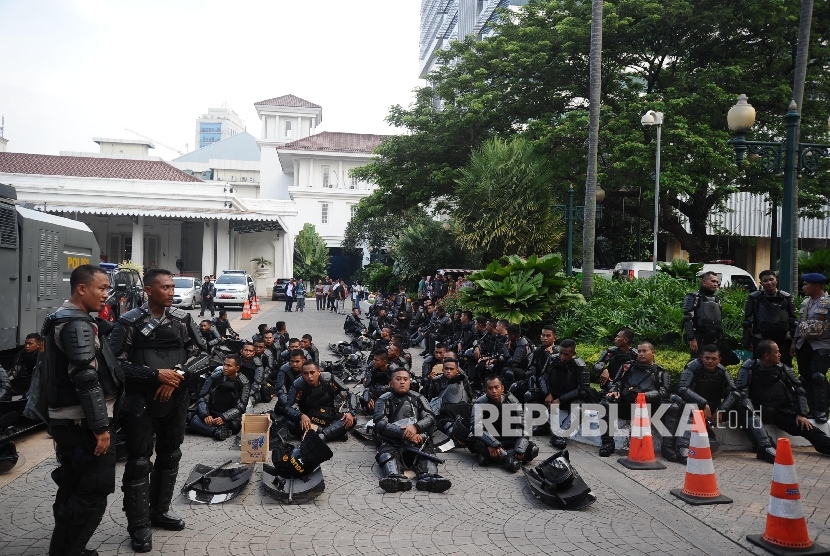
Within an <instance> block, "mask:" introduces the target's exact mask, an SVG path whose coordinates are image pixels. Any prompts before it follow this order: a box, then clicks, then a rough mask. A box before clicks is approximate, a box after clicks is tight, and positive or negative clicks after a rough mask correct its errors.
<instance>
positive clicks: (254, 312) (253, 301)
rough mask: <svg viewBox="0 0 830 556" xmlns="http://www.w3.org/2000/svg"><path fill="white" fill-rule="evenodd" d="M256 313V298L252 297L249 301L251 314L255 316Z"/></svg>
mask: <svg viewBox="0 0 830 556" xmlns="http://www.w3.org/2000/svg"><path fill="white" fill-rule="evenodd" d="M257 313H259V302H258V301H257V299H256V296H254V297H253V298H252V299H251V314H252V315H256V314H257Z"/></svg>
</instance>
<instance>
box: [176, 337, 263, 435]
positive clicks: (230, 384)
mask: <svg viewBox="0 0 830 556" xmlns="http://www.w3.org/2000/svg"><path fill="white" fill-rule="evenodd" d="M249 395H250V384H249V383H248V379H247V378H245V375H243V374H241V373H240V372H239V356H238V355H236V354H235V353H231V354H229V355H227V356H226V357H225V363H224V364H223V365H222V367H221V368H217V369H216V370H215V371H213V373H212V374H211V375H210V376H209V377H208V378H207V380H205V383H204V384H203V385H202V389H201V390H200V391H199V401H198V402H196V412H195V414H194V415H192V416H191V417H190V420H189V421H188V426H187V428H188V430H189V431H190V432H192V433H195V434H200V435H202V436H210V437H212V438H214V439H215V440H225V439H226V438H228V437H229V436H230V435H231V434H237V433H238V432H239V431H240V430H242V414H243V413H245V407H246V406H247V405H248V397H249Z"/></svg>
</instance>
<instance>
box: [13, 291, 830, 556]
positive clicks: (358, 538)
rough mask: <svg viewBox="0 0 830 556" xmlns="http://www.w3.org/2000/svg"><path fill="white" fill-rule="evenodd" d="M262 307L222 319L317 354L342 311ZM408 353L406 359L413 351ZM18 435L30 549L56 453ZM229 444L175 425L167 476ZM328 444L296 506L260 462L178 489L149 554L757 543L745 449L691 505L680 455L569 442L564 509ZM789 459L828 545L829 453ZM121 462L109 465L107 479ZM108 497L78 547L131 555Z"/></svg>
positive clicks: (17, 495) (757, 473) (490, 470)
mask: <svg viewBox="0 0 830 556" xmlns="http://www.w3.org/2000/svg"><path fill="white" fill-rule="evenodd" d="M263 309H264V310H263V311H262V312H260V314H259V315H255V316H254V319H253V320H251V321H247V322H246V323H245V325H244V326H243V325H242V323H240V322H235V323H234V326H235V327H236V329H237V331H240V332H241V333H243V335H244V336H250V334H251V333H252V332H253V331H254V330H255V327H256V324H258V323H260V322H268V323H269V324H270V325H273V324H274V323H275V322H276V321H277V320H286V321H287V322H288V330H289V332H290V333H291V335H292V336H299V335H300V334H302V333H306V332H308V333H311V334H312V335H313V336H314V340H315V344H317V345H318V347H319V348H320V353H321V359H323V360H326V359H330V358H332V357H331V355H330V354H329V352H328V350H327V349H326V345H327V344H328V343H329V342H334V341H337V340H340V339H343V335H342V322H343V319H344V317H342V316H336V315H332V314H330V313H328V312H325V313H323V312H317V311H315V310H314V307H313V305H309V308H307V309H306V312H305V313H302V314H300V313H292V314H290V315H288V314H286V313H284V312H283V304H282V303H272V302H266V303H264V304H263ZM233 316H238V313H235V315H233ZM658 349H659V348H658ZM411 351H416V350H411ZM415 359H416V365H417V366H418V368H420V361H421V359H420V358H419V357H415ZM265 407H266V406H265V405H264V404H263V405H261V406H259V407H258V408H257V409H265ZM21 440H22V441H20V442H18V449H19V450H20V452H21V454H22V455H23V457H22V458H21V463H20V464H19V465H18V466H17V467H16V468H15V469H14V470H13V472H12V473H9V474H7V475H0V508H2V512H0V554H2V555H18V554H26V555H42V554H46V552H47V549H48V544H49V536H50V534H51V529H52V524H53V520H52V509H51V505H52V501H53V499H54V494H55V485H54V483H53V482H52V481H51V479H50V476H49V474H50V472H51V471H52V470H53V469H55V467H56V463H55V461H54V457H53V456H52V455H51V446H50V444H51V440H49V439H48V438H46V436H45V433H38V434H36V435H32V436H31V437H29V438H26V439H21ZM231 444H232V440H228V441H226V442H216V441H213V440H211V439H207V438H202V437H196V436H187V437H186V439H185V443H184V446H183V447H182V451H183V452H184V457H183V458H182V464H181V468H182V472H181V473H180V475H179V481H178V482H179V485H181V484H183V483H184V480H185V478H186V477H187V474H188V472H189V471H190V469H191V468H192V467H193V466H194V465H195V464H197V463H207V464H218V463H222V462H224V461H226V460H227V459H231V458H232V457H236V458H237V459H238V457H239V452H238V449H235V450H234V451H231ZM540 445H541V450H542V453H541V454H540V456H539V459H540V460H541V459H543V458H544V457H546V456H547V455H548V454H550V453H551V452H552V449H551V448H550V447H549V446H548V444H547V439H546V438H543V439H541V440H540ZM333 449H334V452H335V456H334V458H333V459H332V460H330V461H329V462H327V463H325V464H324V465H323V470H324V473H325V480H326V490H325V492H324V493H323V494H322V495H321V496H320V497H319V498H317V499H316V500H315V501H313V502H311V503H309V504H305V505H299V506H287V505H281V504H279V503H277V502H275V501H274V500H272V499H271V498H269V497H268V496H267V495H264V494H263V493H262V491H261V488H260V481H259V478H258V475H259V473H260V471H261V465H257V469H256V471H255V475H254V479H253V480H252V481H251V483H250V485H249V486H248V488H247V490H246V491H245V493H244V494H242V495H240V496H239V497H238V498H236V499H235V500H233V501H231V502H228V503H226V504H219V505H213V506H205V505H200V504H189V503H188V502H187V501H186V499H185V498H183V497H181V496H179V497H178V498H176V499H175V500H174V505H175V509H176V511H177V512H178V513H179V514H180V515H181V516H182V517H184V519H185V520H186V521H187V529H185V530H184V531H181V532H168V531H161V530H157V531H156V532H155V533H154V535H153V539H154V552H153V554H184V555H185V556H197V555H199V556H201V555H207V554H210V555H211V556H217V555H225V554H233V555H235V556H236V555H248V554H250V555H266V554H274V555H276V554H287V553H292V554H296V555H317V556H324V555H335V554H337V555H340V554H342V555H347V554H400V555H416V554H424V555H427V554H436V555H437V554H446V555H460V554H492V555H496V554H543V553H545V554H553V553H567V554H573V555H576V554H675V555H680V554H746V553H753V554H764V552H763V551H761V550H760V549H758V548H756V547H753V546H751V545H750V544H749V543H748V542H747V541H746V540H745V536H746V535H747V534H760V533H762V532H763V530H764V523H765V518H766V509H767V502H768V497H769V485H770V480H771V478H772V466H771V465H769V464H766V463H763V462H760V461H758V460H756V459H755V457H754V455H753V454H750V453H742V452H722V453H720V454H718V455H717V456H716V457H715V461H714V463H715V470H716V473H717V477H718V483H719V486H720V489H721V491H722V492H723V493H724V494H726V495H727V496H730V497H732V498H733V499H734V503H733V504H731V505H716V506H701V507H694V506H687V505H686V504H685V503H683V502H681V501H679V500H678V499H676V498H675V497H674V496H672V495H671V494H669V489H671V488H679V487H682V485H683V479H684V471H685V467H684V466H681V465H677V464H671V463H669V464H668V469H666V470H662V471H629V470H627V469H625V468H623V467H622V466H621V465H619V464H618V463H617V462H616V460H617V458H616V457H612V458H607V459H600V458H599V457H597V455H596V452H597V449H596V448H595V447H593V446H586V445H580V444H576V443H570V450H571V460H572V462H573V463H574V464H575V466H576V467H577V469H578V470H579V472H580V473H581V474H582V476H583V478H584V479H585V481H586V482H587V483H588V484H589V485H590V486H591V487H592V488H593V490H594V493H595V494H596V496H597V501H596V503H594V504H593V505H592V506H590V507H588V508H587V509H585V510H582V511H574V512H564V511H559V510H554V509H551V508H549V507H547V506H545V505H543V504H542V503H540V502H539V501H537V500H536V499H535V498H534V497H533V495H532V494H531V493H530V491H529V489H528V487H527V484H526V482H525V479H524V476H523V475H522V473H517V474H515V475H509V474H507V473H505V472H504V471H502V470H501V469H498V468H494V467H486V468H481V467H479V466H478V465H477V464H476V463H475V459H474V458H473V457H472V456H471V455H470V454H469V453H467V452H466V451H464V452H462V451H455V452H451V453H448V454H445V457H446V459H447V463H446V465H444V466H441V467H442V468H441V473H442V474H443V475H445V476H446V477H449V478H450V479H452V481H453V487H452V488H451V489H450V490H449V491H448V492H446V493H444V494H427V493H421V492H418V491H415V490H412V491H410V492H406V493H398V494H386V493H384V492H383V491H382V490H381V489H380V488H379V487H378V483H377V478H378V476H377V474H376V473H377V466H376V465H375V462H374V457H373V456H374V450H373V447H372V446H371V445H370V444H369V443H367V442H364V441H361V440H358V439H356V438H354V437H350V438H349V440H348V441H347V442H345V443H334V445H333ZM795 459H796V468H797V470H798V477H799V481H800V486H801V495H802V498H803V505H804V509H805V512H806V514H807V518H808V522H809V528H810V533H811V536H812V537H813V538H814V539H815V540H816V541H818V542H819V543H822V544H824V545H825V546H827V545H830V472H828V464H830V458H827V457H823V456H820V455H817V454H816V452H815V451H814V450H812V449H810V448H798V449H796V452H795ZM24 460H25V461H24ZM122 472H123V463H119V465H118V482H119V485H120V480H121V473H122ZM121 498H122V497H121V492H120V490H119V491H117V492H116V493H115V494H114V495H112V496H110V497H109V502H110V509H109V511H108V512H107V514H106V515H105V516H104V519H103V522H102V524H101V526H100V527H99V529H98V531H97V533H96V534H95V536H94V537H93V538H92V542H91V544H90V546H91V547H95V548H97V549H98V551H99V553H100V554H101V555H113V554H132V553H133V552H132V550H131V549H130V544H129V541H128V537H127V531H126V519H125V518H124V514H123V512H122V510H121Z"/></svg>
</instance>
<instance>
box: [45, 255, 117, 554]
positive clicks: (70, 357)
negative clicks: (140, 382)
mask: <svg viewBox="0 0 830 556" xmlns="http://www.w3.org/2000/svg"><path fill="white" fill-rule="evenodd" d="M69 286H70V288H71V291H72V295H71V296H70V298H69V301H65V302H64V303H63V305H62V306H61V308H60V309H58V310H57V311H56V312H55V313H53V314H51V315H49V316H48V317H47V318H46V320H45V322H44V324H43V330H42V335H43V338H44V341H45V346H44V350H45V351H44V354H43V362H42V367H41V369H42V370H43V371H44V375H45V376H44V378H45V380H44V385H45V389H44V390H45V391H44V392H43V394H45V401H47V402H48V413H47V414H48V421H47V422H48V423H49V427H50V432H51V434H52V438H54V440H55V445H56V452H57V459H58V463H59V464H60V466H59V467H58V468H57V469H56V470H54V471H53V472H52V479H53V480H54V481H55V482H56V483H57V485H58V492H57V494H56V496H55V504H54V505H53V506H52V508H53V513H54V517H55V528H54V529H53V531H52V539H51V542H50V545H49V554H50V556H58V555H66V556H78V555H91V554H97V552H96V551H95V550H87V549H86V543H87V541H89V539H90V538H91V537H92V534H93V533H94V532H95V529H96V528H97V527H98V525H99V524H100V523H101V518H102V517H103V516H104V513H105V512H106V509H107V496H108V495H109V494H111V493H113V492H115V442H111V428H110V418H112V417H113V413H112V412H113V407H114V406H115V404H116V401H117V399H118V398H119V397H120V395H121V393H122V392H123V383H124V375H123V374H122V372H121V369H120V368H119V365H118V363H117V361H116V359H115V357H114V355H113V353H112V351H111V350H110V349H109V346H108V345H107V339H108V338H107V336H108V334H109V333H110V331H111V330H112V325H110V323H108V322H106V321H102V320H100V319H95V318H92V317H91V316H90V313H93V312H97V311H99V310H100V309H101V308H102V307H103V306H104V303H105V302H106V300H107V291H108V288H109V279H108V278H107V275H106V273H105V272H103V271H102V270H101V269H99V268H97V267H94V266H91V265H81V266H79V267H77V268H76V269H75V270H73V271H72V274H71V275H70V277H69ZM32 401H33V403H37V400H32ZM44 409H45V408H44V407H43V406H41V407H40V408H39V412H40V413H42V412H43V410H44ZM43 416H44V417H46V415H43Z"/></svg>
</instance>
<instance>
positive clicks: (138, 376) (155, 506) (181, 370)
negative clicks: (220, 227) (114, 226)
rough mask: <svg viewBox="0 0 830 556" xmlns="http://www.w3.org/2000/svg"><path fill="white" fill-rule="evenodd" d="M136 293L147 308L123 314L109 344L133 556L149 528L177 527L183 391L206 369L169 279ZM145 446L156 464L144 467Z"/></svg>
mask: <svg viewBox="0 0 830 556" xmlns="http://www.w3.org/2000/svg"><path fill="white" fill-rule="evenodd" d="M144 292H145V293H146V295H147V303H145V304H144V305H143V306H142V307H139V308H137V309H133V310H132V311H129V312H127V313H125V314H123V315H122V316H121V318H120V319H119V320H118V324H117V325H116V327H115V330H114V331H113V333H112V335H111V337H110V340H111V343H112V346H113V351H114V352H115V354H116V355H117V356H118V358H119V359H121V368H122V369H124V375H125V378H126V398H125V400H124V404H123V407H122V414H121V424H122V430H123V431H124V433H125V435H126V449H127V464H126V465H125V466H124V477H123V481H122V487H121V488H122V490H123V491H124V513H125V514H126V516H127V531H128V532H129V534H130V539H131V541H132V547H133V550H135V551H136V552H149V551H150V550H152V547H153V534H152V531H151V530H150V526H151V525H155V526H156V527H161V528H162V529H168V530H171V531H181V530H182V529H184V527H185V523H184V520H183V519H181V518H180V517H179V516H177V515H176V514H175V513H174V512H173V511H172V510H171V509H170V503H171V501H172V499H173V492H174V490H175V486H176V477H177V476H178V474H179V461H180V460H181V457H182V451H181V448H180V447H181V444H182V441H183V440H184V431H185V425H186V424H187V405H188V399H189V398H188V391H187V388H186V383H187V381H188V380H189V379H190V378H193V379H195V377H196V376H198V375H199V374H201V373H202V371H204V370H205V369H207V368H208V365H209V362H210V357H209V356H208V355H207V354H205V353H204V350H205V348H206V346H205V344H204V343H203V341H202V335H201V333H200V332H199V329H198V327H197V326H196V324H195V323H194V322H193V319H192V318H191V316H190V315H189V314H188V313H187V312H186V311H182V310H181V309H176V308H173V307H172V305H173V292H174V284H173V275H172V274H171V273H170V271H169V270H164V269H158V268H154V269H150V270H148V271H147V272H146V273H145V274H144ZM153 444H155V450H156V460H155V463H154V464H151V462H150V456H152V455H153Z"/></svg>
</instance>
